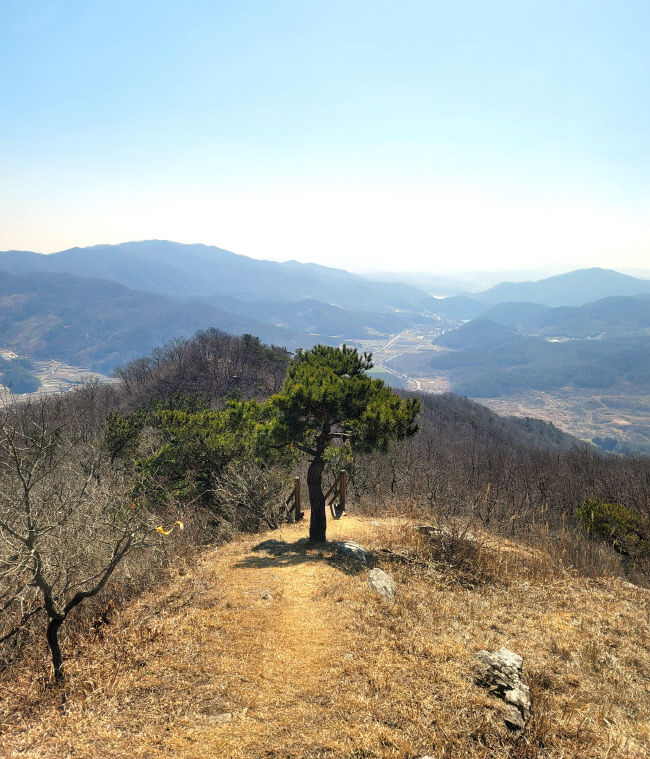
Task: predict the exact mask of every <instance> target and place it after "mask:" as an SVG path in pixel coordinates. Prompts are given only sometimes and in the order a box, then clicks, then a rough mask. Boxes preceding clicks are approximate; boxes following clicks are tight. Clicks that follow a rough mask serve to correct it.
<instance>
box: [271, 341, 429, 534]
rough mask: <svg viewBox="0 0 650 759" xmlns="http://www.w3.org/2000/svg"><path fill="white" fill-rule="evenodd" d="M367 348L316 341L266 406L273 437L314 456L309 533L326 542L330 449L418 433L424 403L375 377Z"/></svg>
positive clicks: (380, 445)
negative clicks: (401, 394) (325, 472)
mask: <svg viewBox="0 0 650 759" xmlns="http://www.w3.org/2000/svg"><path fill="white" fill-rule="evenodd" d="M371 368H372V357H371V355H370V354H369V353H364V354H359V353H358V352H357V349H356V348H348V347H346V346H345V345H344V346H343V347H341V348H334V347H332V346H329V345H316V346H315V347H314V348H311V349H310V350H304V351H303V350H299V351H298V352H297V354H296V358H295V360H294V361H293V363H292V364H291V366H290V368H289V371H288V374H287V378H286V380H285V382H284V385H283V386H282V389H281V390H280V392H279V393H277V394H276V395H273V396H271V397H270V398H269V399H268V400H267V401H266V403H265V404H264V406H266V407H267V409H269V410H272V412H273V413H272V414H271V416H270V419H271V421H270V423H269V426H268V427H267V430H268V434H269V442H270V443H271V444H272V445H275V446H295V448H297V449H298V450H300V451H302V452H303V453H306V454H307V455H308V456H309V457H310V459H311V461H310V464H309V470H308V474H307V485H308V488H309V503H310V507H311V522H310V525H309V538H310V540H311V541H312V542H318V543H320V542H325V540H326V528H327V520H326V515H325V496H324V494H323V484H322V480H323V470H324V468H325V463H326V452H327V451H328V448H330V447H332V446H336V445H338V446H342V445H346V446H349V447H350V449H351V450H353V451H372V450H380V451H385V450H386V449H387V448H388V446H389V443H390V441H391V440H401V439H403V438H405V437H408V436H411V435H414V434H415V433H416V432H417V429H418V428H417V425H416V424H415V418H416V416H417V415H418V413H419V412H420V408H421V404H420V401H419V400H417V399H416V398H412V399H409V400H404V399H402V398H400V397H399V396H398V395H397V394H396V393H394V392H393V391H392V390H391V389H390V388H389V387H388V386H387V385H385V384H384V383H383V382H382V381H381V380H379V379H372V378H371V377H369V376H368V374H367V371H368V370H369V369H371Z"/></svg>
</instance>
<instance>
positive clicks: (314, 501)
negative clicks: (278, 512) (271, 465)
mask: <svg viewBox="0 0 650 759" xmlns="http://www.w3.org/2000/svg"><path fill="white" fill-rule="evenodd" d="M324 468H325V462H324V461H323V459H322V458H321V457H320V456H316V458H315V459H314V460H313V461H312V462H311V464H310V465H309V470H308V471H307V487H308V488H309V506H310V508H311V518H310V520H309V541H310V543H325V542H326V540H327V538H326V530H327V517H326V514H325V496H324V494H323V469H324Z"/></svg>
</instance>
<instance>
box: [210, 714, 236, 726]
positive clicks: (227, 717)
mask: <svg viewBox="0 0 650 759" xmlns="http://www.w3.org/2000/svg"><path fill="white" fill-rule="evenodd" d="M212 721H213V722H216V723H217V724H220V725H225V724H226V722H232V714H231V713H230V712H223V714H216V715H215V716H214V717H213V718H212Z"/></svg>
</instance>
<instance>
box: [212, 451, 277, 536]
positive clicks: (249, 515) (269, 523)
mask: <svg viewBox="0 0 650 759" xmlns="http://www.w3.org/2000/svg"><path fill="white" fill-rule="evenodd" d="M290 487H291V481H290V479H289V477H288V475H287V473H286V470H284V469H281V468H277V467H265V466H261V465H259V464H256V463H254V462H248V463H235V462H233V463H231V464H229V465H228V466H226V468H225V469H224V470H223V472H221V473H220V474H219V476H218V477H217V478H216V480H215V483H214V490H213V495H214V498H215V500H216V502H217V503H218V507H219V508H218V513H219V515H220V518H221V519H222V520H223V521H224V522H226V523H227V524H229V525H232V528H233V529H235V530H242V531H244V532H258V531H259V530H261V529H271V530H275V529H276V528H277V527H278V526H279V525H280V524H281V522H283V521H286V520H287V513H286V509H285V508H284V507H283V502H284V500H285V498H286V496H287V493H288V492H289V489H290Z"/></svg>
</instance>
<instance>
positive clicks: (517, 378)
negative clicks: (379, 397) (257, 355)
mask: <svg viewBox="0 0 650 759" xmlns="http://www.w3.org/2000/svg"><path fill="white" fill-rule="evenodd" d="M432 281H433V279H431V280H429V282H428V284H431V282H432ZM443 284H444V285H445V286H447V287H449V288H450V289H453V287H454V286H455V283H453V282H451V281H447V282H444V281H443V280H442V279H441V280H440V285H441V286H443ZM423 286H424V282H423ZM594 301H595V302H594ZM471 319H481V320H483V321H481V322H480V323H479V322H471V325H473V326H471V327H470V326H469V325H468V328H467V329H465V328H460V329H458V330H457V331H456V332H452V331H450V330H452V329H453V328H454V327H458V326H459V325H460V324H461V323H462V322H463V321H467V320H471ZM208 327H216V328H218V329H221V330H223V331H225V332H230V333H234V334H241V333H244V332H249V333H251V334H254V335H257V336H258V337H260V338H261V339H262V340H264V341H265V342H269V343H275V344H279V345H283V346H286V347H288V348H290V349H295V348H296V347H298V346H305V347H307V346H310V345H312V344H314V343H316V342H328V343H333V344H338V343H340V342H343V341H348V342H354V341H357V342H358V341H364V340H365V341H372V340H374V339H380V338H381V339H384V341H385V340H386V339H387V338H388V337H390V336H391V335H394V334H396V333H399V332H402V331H404V330H407V329H410V328H412V327H417V328H418V329H424V331H428V334H438V333H441V332H446V333H447V334H446V335H444V336H443V338H441V340H440V341H439V343H440V345H441V346H443V343H444V347H445V348H447V349H448V350H447V352H446V353H442V354H440V355H439V356H436V357H435V360H434V358H432V357H431V353H430V352H429V353H425V354H424V355H423V354H418V353H413V354H409V356H410V357H409V356H407V357H405V359H404V361H402V362H401V364H400V365H401V366H403V367H406V366H407V364H408V363H409V361H410V362H411V364H413V362H415V363H417V364H422V362H423V361H429V362H430V363H429V364H428V367H427V369H428V370H429V371H438V370H440V369H441V366H442V364H445V363H446V365H448V370H449V371H452V369H453V376H454V378H455V380H454V381H455V383H456V385H455V387H457V389H459V390H461V391H466V392H467V393H468V394H473V395H477V396H480V395H485V390H484V389H481V388H480V387H478V384H477V383H479V384H480V382H481V372H480V370H481V368H482V369H485V368H486V367H487V366H488V365H489V366H490V367H491V368H492V369H499V371H500V372H501V371H502V370H506V369H512V367H514V366H519V365H523V364H524V363H526V362H527V363H526V366H528V367H529V369H530V371H529V370H528V369H527V370H526V371H525V372H521V371H520V372H515V373H514V374H513V372H512V371H511V372H510V374H509V375H508V377H505V375H503V373H501V374H499V376H500V377H502V378H503V381H504V383H505V385H507V386H508V387H512V386H513V385H517V386H522V387H523V386H524V385H525V384H526V383H529V384H530V383H533V384H534V383H535V382H537V384H539V380H537V379H535V372H536V371H538V369H537V368H536V367H538V360H539V361H541V360H542V358H543V360H544V361H546V360H549V361H551V363H552V362H553V361H555V358H553V359H551V353H552V355H553V356H554V357H555V356H559V355H563V356H564V358H563V359H562V360H563V361H566V362H567V366H570V367H573V369H572V370H571V371H574V373H576V377H578V375H580V377H582V379H579V381H580V382H583V381H586V380H585V378H586V377H597V375H598V371H597V369H596V368H595V367H597V366H598V362H599V361H602V362H607V361H611V360H613V359H612V354H611V353H610V352H608V350H609V349H607V350H605V349H603V348H602V345H600V346H596V345H595V341H593V340H591V341H588V342H591V343H594V345H591V346H590V345H588V344H587V343H585V344H584V345H583V347H581V348H580V351H581V356H582V358H580V362H581V363H580V366H581V367H582V368H581V369H580V370H578V368H576V366H577V365H576V364H575V362H573V363H572V361H573V359H570V358H567V356H569V354H570V353H571V352H572V351H573V354H575V353H576V351H577V350H578V349H577V348H576V347H573V348H571V349H569V348H560V349H558V348H557V347H556V348H552V347H549V346H550V345H551V344H549V343H548V342H547V340H546V338H549V339H550V338H553V339H556V338H557V339H565V338H599V339H600V341H601V342H602V340H605V339H607V338H614V337H616V338H626V339H627V338H630V339H632V338H635V339H637V338H638V340H641V339H642V338H644V337H646V336H647V335H648V334H649V329H650V280H643V279H637V278H634V277H629V276H626V275H623V274H620V273H618V272H615V271H610V270H604V269H585V270H579V271H574V272H570V273H568V274H562V275H558V276H553V277H548V278H546V279H542V280H539V281H534V282H514V283H512V282H511V283H507V282H506V283H502V284H500V285H497V286H496V287H492V288H490V289H489V290H486V291H484V292H482V293H473V294H471V296H470V295H457V296H454V297H448V298H434V297H432V296H430V295H429V294H428V293H427V292H425V291H424V290H423V289H419V288H418V287H415V286H413V285H412V284H406V283H404V282H387V281H376V280H373V279H369V278H365V277H361V276H359V275H355V274H350V273H349V272H346V271H343V270H341V269H332V268H328V267H325V266H318V265H315V264H302V263H298V262H296V261H288V262H284V263H279V262H274V261H259V260H256V259H252V258H247V257H246V256H239V255H236V254H235V253H231V252H229V251H226V250H222V249H220V248H215V247H210V246H205V245H181V244H179V243H173V242H167V241H156V240H149V241H144V242H130V243H123V244H121V245H98V246H94V247H91V248H72V249H70V250H65V251H61V252H59V253H53V254H51V255H43V254H39V253H34V252H30V251H7V252H4V253H0V330H1V332H0V334H1V335H2V337H1V339H0V348H8V349H11V350H14V351H15V352H16V353H18V354H20V355H24V356H27V357H30V358H58V359H61V360H63V361H66V362H68V363H71V364H77V365H85V366H89V367H91V368H93V369H96V370H99V371H104V372H108V371H110V370H111V369H112V368H114V367H115V366H116V365H118V364H122V363H124V362H125V361H128V360H130V359H131V358H134V357H136V356H139V355H143V354H145V353H147V352H149V351H150V350H151V349H152V348H154V347H155V346H157V345H160V344H162V343H165V342H168V341H169V340H172V339H174V338H179V337H187V336H189V335H191V334H192V333H193V332H195V331H196V330H199V329H205V328H208ZM455 340H456V341H457V340H463V341H464V344H463V345H458V346H454V345H453V342H454V341H455ZM602 344H603V345H605V343H602ZM625 345H626V348H625V349H626V350H627V351H628V352H629V351H631V352H632V353H634V351H636V350H641V349H642V347H643V346H645V343H642V342H638V341H637V342H633V343H630V342H629V341H628V342H626V344H625ZM452 350H453V354H454V355H455V354H457V353H461V354H462V356H461V355H457V356H456V358H453V359H452V358H451V355H452ZM549 351H550V352H549ZM590 351H591V353H592V354H593V357H594V360H593V361H592V360H591V358H588V357H587V358H584V356H585V355H586V354H588V353H589V352H590ZM518 354H520V355H518ZM573 354H572V355H573ZM590 355H591V354H590ZM526 356H527V357H528V358H527V359H526V362H524V361H523V357H526ZM517 358H522V361H520V362H519V364H517V363H515V359H517ZM511 359H512V362H513V363H512V364H511V365H509V366H506V365H505V364H504V361H506V360H511ZM436 362H438V363H436ZM440 362H442V363H440ZM462 362H464V363H462ZM594 362H595V363H594ZM398 363H399V362H398ZM632 363H633V362H632ZM451 364H454V365H453V366H451ZM461 364H462V365H461ZM638 364H639V366H640V367H643V366H645V364H644V363H643V361H640V362H638ZM587 365H588V366H589V367H591V368H590V369H589V370H587V369H585V368H584V367H585V366H587ZM472 367H473V368H472ZM411 368H412V366H411ZM422 368H423V367H421V366H419V367H418V371H419V372H420V374H419V375H418V376H423V375H422V371H421V370H422ZM605 369H606V371H604V372H603V373H602V374H601V377H600V379H599V382H601V381H602V378H603V377H613V381H616V382H618V381H622V380H621V376H622V375H620V373H619V374H617V373H616V372H614V373H613V374H612V371H611V367H609V366H605ZM571 371H569V370H567V371H562V372H560V373H557V372H556V374H555V375H554V376H556V379H555V380H552V382H559V381H564V379H567V381H570V379H571V377H570V374H571ZM558 372H559V369H558ZM541 374H543V372H542V373H541ZM541 374H540V376H541ZM547 374H548V373H547ZM560 374H561V375H562V376H560ZM461 375H462V376H461ZM626 377H627V375H626ZM513 378H514V379H513ZM563 378H564V379H563ZM484 379H485V382H486V383H487V379H488V377H487V375H485V377H484ZM549 381H551V380H549ZM625 381H626V382H629V381H632V380H631V377H628V378H627V379H625ZM496 384H498V377H497V375H491V378H490V380H489V385H490V388H491V389H492V390H494V387H495V386H496ZM547 384H548V383H547ZM505 385H504V386H505ZM470 390H471V391H472V392H471V393H470Z"/></svg>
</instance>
